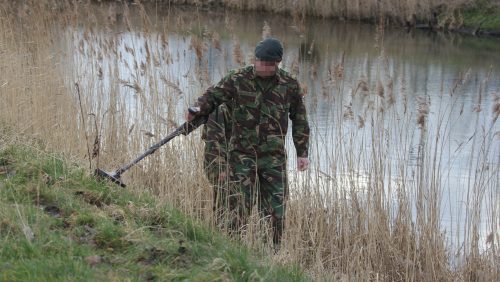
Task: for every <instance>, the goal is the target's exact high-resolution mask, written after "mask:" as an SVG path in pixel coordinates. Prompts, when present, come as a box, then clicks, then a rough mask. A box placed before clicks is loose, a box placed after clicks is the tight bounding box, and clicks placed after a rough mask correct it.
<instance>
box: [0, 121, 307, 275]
mask: <svg viewBox="0 0 500 282" xmlns="http://www.w3.org/2000/svg"><path fill="white" fill-rule="evenodd" d="M13 136H15V134H14V133H13V132H12V131H9V132H7V131H6V130H5V129H2V128H0V218H1V220H0V280H2V281H35V280H36V281H130V280H133V281H157V280H161V281H172V280H178V281H181V280H182V281H186V280H187V281H304V280H307V279H306V278H305V277H304V276H303V274H302V273H301V271H299V270H298V268H292V267H281V266H273V265H272V264H271V263H270V262H269V261H268V259H265V258H263V256H262V255H258V254H255V253H252V251H250V250H248V249H247V248H245V247H242V244H239V243H238V242H233V241H232V240H231V239H229V238H228V237H225V236H223V235H221V234H220V233H219V232H217V231H216V230H213V229H211V228H208V227H206V226H204V225H203V224H201V223H198V222H197V221H196V220H193V219H191V218H190V217H188V216H186V215H184V214H182V213H181V212H179V211H177V210H176V209H174V208H171V207H169V206H167V205H165V204H162V203H160V202H159V201H158V200H157V198H156V197H154V196H153V195H150V194H149V193H147V192H141V193H138V192H137V190H129V189H122V188H120V187H118V186H115V185H114V184H112V183H107V182H99V181H97V180H96V179H95V178H94V177H91V176H88V175H87V174H86V172H85V169H83V168H81V167H79V166H78V165H75V164H73V163H72V162H71V161H69V160H68V159H67V158H65V157H62V156H60V155H58V154H57V153H54V152H48V151H46V150H44V149H43V147H41V146H40V145H36V144H35V142H34V141H33V140H28V139H26V138H24V137H15V138H14V137H13ZM134 191H136V192H134Z"/></svg>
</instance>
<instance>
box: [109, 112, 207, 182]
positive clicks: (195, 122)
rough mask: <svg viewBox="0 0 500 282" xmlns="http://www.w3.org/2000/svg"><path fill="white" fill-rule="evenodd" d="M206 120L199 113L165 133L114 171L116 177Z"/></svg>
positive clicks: (205, 117)
mask: <svg viewBox="0 0 500 282" xmlns="http://www.w3.org/2000/svg"><path fill="white" fill-rule="evenodd" d="M190 111H191V108H190ZM207 120H208V116H205V115H203V116H202V115H200V116H196V117H195V118H194V119H193V120H192V121H186V122H185V123H183V124H182V125H181V126H179V127H178V128H177V129H176V130H175V131H174V132H172V133H170V134H169V135H167V136H166V137H165V138H163V139H162V140H160V142H158V143H156V144H154V145H153V146H151V147H150V148H149V149H148V150H147V151H146V152H144V153H143V154H142V155H140V156H139V157H137V158H136V159H135V160H133V161H131V162H130V163H129V164H127V165H125V166H123V167H121V168H119V169H118V170H117V171H116V172H115V174H114V175H115V176H116V177H117V178H118V177H120V175H121V174H122V173H124V172H125V171H127V170H128V169H129V168H131V167H132V166H134V165H135V164H137V163H138V162H140V161H141V160H142V159H144V158H145V157H147V156H149V155H151V154H152V153H154V152H155V151H156V150H158V149H159V148H160V147H161V146H163V145H165V144H166V143H168V141H170V140H172V139H173V138H175V137H177V136H179V135H181V134H182V135H188V134H189V133H191V132H192V131H193V130H195V129H196V128H198V127H199V126H200V125H202V124H205V123H207Z"/></svg>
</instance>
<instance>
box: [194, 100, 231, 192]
mask: <svg viewBox="0 0 500 282" xmlns="http://www.w3.org/2000/svg"><path fill="white" fill-rule="evenodd" d="M230 135H231V122H230V116H229V112H228V110H227V107H226V105H224V104H223V105H220V106H219V107H218V108H217V109H216V110H215V111H213V112H212V113H211V114H210V115H209V116H208V121H207V123H206V124H205V126H204V127H203V133H202V136H201V138H202V139H203V141H204V142H205V147H204V160H203V167H204V169H205V173H206V175H207V178H208V180H210V182H211V183H212V184H213V185H221V184H222V183H223V182H224V179H220V177H219V176H220V175H221V174H226V175H228V173H227V161H228V143H229V138H230Z"/></svg>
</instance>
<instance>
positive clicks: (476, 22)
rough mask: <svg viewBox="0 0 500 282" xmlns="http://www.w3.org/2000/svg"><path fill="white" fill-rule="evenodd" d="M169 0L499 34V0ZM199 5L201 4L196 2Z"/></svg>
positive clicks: (298, 16) (297, 15) (295, 18)
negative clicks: (442, 0)
mask: <svg viewBox="0 0 500 282" xmlns="http://www.w3.org/2000/svg"><path fill="white" fill-rule="evenodd" d="M202 2H203V3H201V4H200V3H199V1H196V0H173V1H168V3H169V4H182V5H195V6H198V7H200V8H206V9H208V8H216V7H218V8H231V9H236V10H241V11H265V12H272V13H279V14H287V15H291V16H292V18H293V21H294V22H296V21H301V20H303V18H304V17H305V16H310V17H321V18H332V19H338V20H349V21H362V22H371V23H377V24H378V23H380V22H381V19H383V20H382V22H384V24H389V25H396V26H404V27H407V28H416V29H429V30H434V31H453V32H459V33H465V34H471V35H484V36H494V37H500V3H498V2H496V3H493V1H485V0H480V1H474V2H472V3H470V1H465V0H449V1H446V2H444V3H443V2H441V1H439V2H438V1H427V2H426V3H419V2H417V1H407V2H406V3H401V2H400V1H397V0H388V1H383V2H381V1H363V2H361V1H348V0H339V1H326V0H316V1H305V0H299V1H292V0H283V1H243V0H233V1H227V0H210V1H202ZM200 5H201V6H200Z"/></svg>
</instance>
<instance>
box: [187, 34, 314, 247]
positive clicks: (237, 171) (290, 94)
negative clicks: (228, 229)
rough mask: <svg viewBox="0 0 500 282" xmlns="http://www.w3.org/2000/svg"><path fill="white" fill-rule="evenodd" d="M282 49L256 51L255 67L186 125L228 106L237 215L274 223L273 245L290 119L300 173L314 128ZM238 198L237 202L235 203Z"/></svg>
mask: <svg viewBox="0 0 500 282" xmlns="http://www.w3.org/2000/svg"><path fill="white" fill-rule="evenodd" d="M282 56H283V46H282V44H281V42H280V41H278V40H277V39H274V38H268V39H265V40H263V41H261V42H259V43H258V44H257V46H256V47H255V64H254V65H250V66H247V67H243V68H241V69H237V70H233V71H231V72H230V73H229V74H228V75H226V76H225V77H224V78H223V79H222V80H221V81H220V82H219V83H218V84H217V85H215V86H213V87H211V88H209V89H208V90H207V91H206V92H205V93H204V94H203V95H202V96H201V97H199V98H198V101H197V107H198V109H199V112H198V113H197V114H193V113H190V112H188V113H187V119H188V120H192V119H193V118H194V117H195V116H196V115H208V114H210V113H211V112H212V111H214V110H215V109H216V108H217V107H218V106H219V105H221V104H225V105H226V106H227V108H228V111H229V113H230V119H231V124H232V126H231V133H230V140H229V159H228V162H229V178H230V181H231V184H232V185H234V187H235V190H236V191H235V193H236V194H235V195H231V197H230V198H231V199H230V204H231V203H232V205H231V208H232V209H238V210H237V211H238V213H239V215H240V220H241V221H240V223H239V224H240V225H243V224H244V223H245V220H246V217H247V216H248V215H249V213H250V210H251V208H252V207H253V206H254V205H255V204H257V205H258V208H259V213H261V214H262V215H263V216H265V217H268V218H270V220H271V223H272V226H273V231H274V232H273V239H274V242H275V243H279V241H280V239H281V235H282V230H283V216H284V213H285V203H284V200H285V197H286V195H287V192H288V187H287V178H286V152H285V136H286V133H287V129H288V118H290V120H291V121H292V137H293V142H294V145H295V149H296V151H297V169H298V170H300V171H302V170H305V169H307V167H308V165H309V160H308V143H309V125H308V121H307V116H306V108H305V105H304V102H303V93H302V90H301V88H300V86H299V83H298V82H297V80H296V79H294V78H292V77H291V76H290V75H289V74H288V73H287V72H286V71H284V70H283V69H281V68H279V67H278V65H279V63H280V62H281V59H282ZM233 196H234V197H233Z"/></svg>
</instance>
